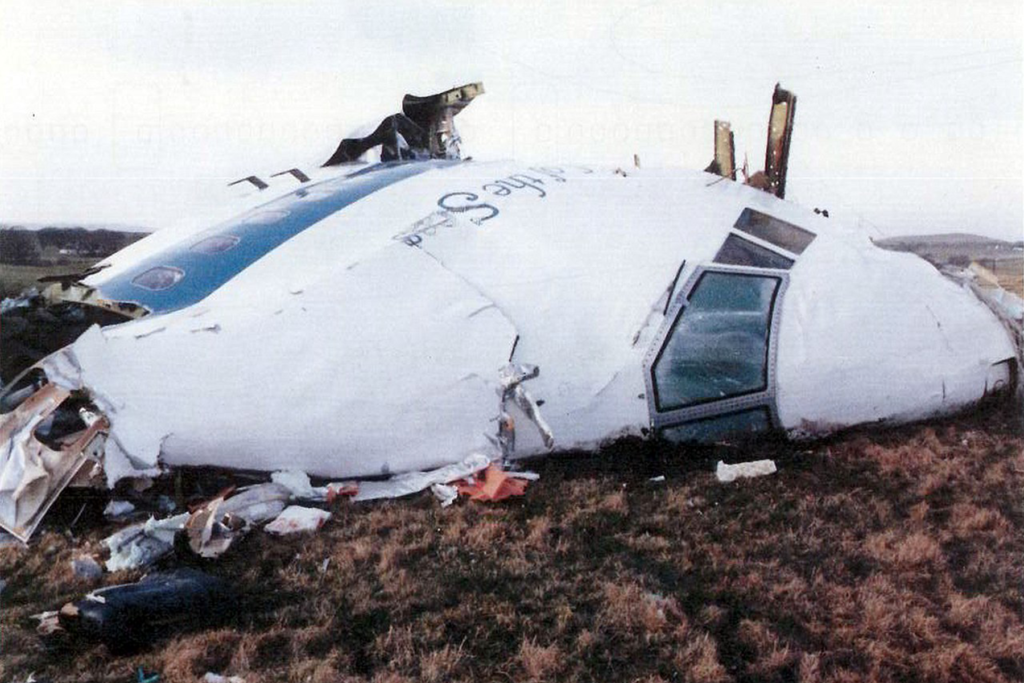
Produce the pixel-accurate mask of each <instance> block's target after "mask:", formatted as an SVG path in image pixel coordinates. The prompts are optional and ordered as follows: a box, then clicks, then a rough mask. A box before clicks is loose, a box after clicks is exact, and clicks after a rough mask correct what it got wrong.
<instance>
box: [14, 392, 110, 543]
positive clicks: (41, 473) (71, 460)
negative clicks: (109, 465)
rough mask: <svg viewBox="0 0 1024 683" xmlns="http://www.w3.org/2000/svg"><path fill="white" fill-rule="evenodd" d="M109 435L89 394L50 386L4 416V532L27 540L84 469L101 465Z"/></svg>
mask: <svg viewBox="0 0 1024 683" xmlns="http://www.w3.org/2000/svg"><path fill="white" fill-rule="evenodd" d="M31 381H33V380H30V383H29V384H28V385H27V386H31ZM23 389H24V387H22V388H21V389H19V392H20V391H22V390H23ZM9 396H10V394H6V395H5V398H7V397H9ZM108 432H109V423H108V422H107V420H106V418H104V417H102V416H101V415H100V414H99V413H98V411H96V410H95V408H94V406H92V404H91V403H90V402H89V400H88V398H87V397H86V396H85V394H84V393H82V392H71V391H69V390H67V389H65V388H62V387H59V386H57V385H56V384H50V383H44V384H43V385H42V386H41V387H39V388H38V389H37V390H36V391H35V392H34V393H32V394H31V395H30V396H28V397H27V398H25V399H24V400H22V401H20V402H19V403H18V405H17V406H16V407H15V408H13V409H12V410H11V411H10V412H7V413H5V414H3V415H0V528H3V529H4V530H6V531H8V532H10V533H11V534H13V535H14V536H15V537H16V538H18V539H20V540H21V541H23V542H24V541H27V540H28V539H29V537H30V536H31V535H32V532H33V531H34V530H35V529H36V527H37V526H38V525H39V523H40V522H41V521H42V518H43V516H44V515H45V514H46V512H47V510H49V508H50V506H51V505H52V504H53V502H54V501H55V500H56V499H57V496H59V495H60V493H61V491H63V490H64V489H65V488H66V487H67V486H69V485H70V484H71V483H72V481H73V480H75V479H77V478H78V476H79V474H80V473H82V472H88V470H86V469H85V468H84V466H85V465H86V464H87V463H88V462H92V463H94V464H100V463H101V461H102V458H103V450H104V445H105V444H106V439H107V434H108Z"/></svg>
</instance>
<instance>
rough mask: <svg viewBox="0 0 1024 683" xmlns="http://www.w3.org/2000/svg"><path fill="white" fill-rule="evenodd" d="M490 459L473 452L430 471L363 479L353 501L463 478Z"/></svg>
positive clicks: (393, 495) (415, 490)
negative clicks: (457, 460) (374, 479)
mask: <svg viewBox="0 0 1024 683" xmlns="http://www.w3.org/2000/svg"><path fill="white" fill-rule="evenodd" d="M490 462H491V460H490V458H488V457H487V456H486V455H480V454H474V455H471V456H469V457H467V458H466V459H464V460H463V461H462V462H459V463H455V464H452V465H446V466H445V467H440V468H438V469H436V470H432V471H430V472H405V473H404V474H399V475H396V476H394V477H391V478H390V479H387V480H385V481H364V482H360V484H359V493H357V494H356V495H355V496H353V498H352V500H354V501H363V500H377V499H378V498H399V497H401V496H407V495H409V494H411V493H418V492H419V491H423V490H424V489H427V488H429V487H431V486H433V485H434V484H447V483H449V482H453V481H456V480H457V479H464V478H466V477H468V476H470V475H471V474H475V473H476V472H479V471H480V470H482V469H484V468H486V467H487V466H488V465H489V464H490Z"/></svg>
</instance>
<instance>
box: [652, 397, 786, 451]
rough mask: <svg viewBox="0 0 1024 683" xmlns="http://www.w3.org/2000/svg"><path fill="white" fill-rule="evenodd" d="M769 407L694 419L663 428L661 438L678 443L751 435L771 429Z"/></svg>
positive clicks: (708, 441) (709, 441)
mask: <svg viewBox="0 0 1024 683" xmlns="http://www.w3.org/2000/svg"><path fill="white" fill-rule="evenodd" d="M771 424H772V423H771V419H770V418H769V417H768V409H767V408H765V407H764V406H761V407H758V408H754V409H753V410H743V411H740V412H738V413H728V414H726V415H718V416H716V417H706V418H704V419H701V420H693V421H691V422H686V423H684V424H681V425H676V426H674V427H666V428H665V429H663V430H661V438H663V439H666V440H667V441H674V442H677V443H680V442H686V441H698V442H701V443H712V442H715V441H719V440H721V439H724V438H739V439H742V438H743V437H744V436H747V437H749V436H750V435H751V434H755V433H757V432H764V431H768V430H769V429H771Z"/></svg>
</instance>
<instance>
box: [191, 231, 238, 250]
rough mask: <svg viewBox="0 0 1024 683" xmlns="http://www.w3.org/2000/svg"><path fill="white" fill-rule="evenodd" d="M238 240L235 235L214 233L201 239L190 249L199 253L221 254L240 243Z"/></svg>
mask: <svg viewBox="0 0 1024 683" xmlns="http://www.w3.org/2000/svg"><path fill="white" fill-rule="evenodd" d="M238 240H239V238H238V237H236V236H235V235H213V236H211V237H207V238H206V239H204V240H199V241H198V242H196V243H195V244H193V245H192V246H191V247H190V249H191V250H192V251H194V252H197V253H199V254H220V253H222V252H225V251H227V250H228V249H230V248H231V247H233V246H235V245H236V244H238Z"/></svg>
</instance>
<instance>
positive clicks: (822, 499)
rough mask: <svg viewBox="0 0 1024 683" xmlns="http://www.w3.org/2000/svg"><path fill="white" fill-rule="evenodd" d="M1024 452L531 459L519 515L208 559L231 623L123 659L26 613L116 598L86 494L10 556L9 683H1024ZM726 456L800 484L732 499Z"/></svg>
mask: <svg viewBox="0 0 1024 683" xmlns="http://www.w3.org/2000/svg"><path fill="white" fill-rule="evenodd" d="M1022 432H1024V430H1022V428H1021V415H1020V407H1019V406H1003V407H989V408H986V409H982V410H979V411H976V412H975V413H973V414H971V415H966V416H960V417H959V418H955V419H950V420H945V421H935V422H931V423H927V424H921V425H915V426H910V427H904V428H900V429H897V430H889V431H875V432H871V431H869V430H861V431H857V432H853V433H849V434H846V435H843V436H840V437H837V438H834V439H831V440H829V441H826V442H821V443H816V444H809V445H807V444H805V445H791V444H781V443H768V444H763V445H761V446H758V447H756V448H752V449H746V450H744V451H742V452H736V451H734V450H729V449H722V448H719V449H699V450H693V449H690V450H683V449H667V448H664V447H657V446H653V445H649V444H645V443H639V442H627V443H620V444H616V445H613V446H611V447H609V448H608V449H606V451H605V452H604V453H602V454H600V455H597V456H589V455H581V454H576V455H571V456H568V455H567V456H560V457H555V458H551V459H548V460H544V461H538V462H535V463H532V464H531V466H532V467H533V468H534V469H536V470H538V471H539V472H540V473H541V479H540V481H539V482H536V483H535V484H533V485H531V487H530V489H528V491H527V495H526V496H524V497H523V498H520V499H514V500H510V501H506V502H504V503H502V504H498V505H491V506H487V505H480V504H474V503H465V502H460V503H459V504H457V505H455V506H453V507H451V508H447V509H442V508H440V507H439V506H438V505H437V504H436V502H435V501H434V500H433V499H432V498H431V497H430V496H429V494H424V495H422V496H417V497H413V498H410V499H406V500H401V501H391V502H381V503H375V504H362V505H354V504H351V503H348V502H342V503H340V504H339V505H337V506H336V507H335V509H334V517H333V519H332V521H331V522H330V523H329V524H328V525H327V526H326V527H325V528H324V529H323V530H322V531H321V532H320V533H318V534H316V535H313V536H306V537H303V538H291V539H289V538H270V537H267V536H265V535H264V534H262V533H259V532H257V533H254V534H251V535H250V536H249V537H247V538H245V539H244V540H243V541H242V542H240V543H239V544H237V546H236V547H234V548H232V549H231V551H229V553H228V554H227V555H225V556H224V557H223V558H221V559H220V560H218V561H216V562H213V563H210V564H208V565H205V568H206V569H207V570H208V571H210V572H212V573H217V574H221V575H223V576H227V577H230V578H231V580H232V581H233V583H235V584H236V585H237V586H238V587H239V588H240V589H241V590H242V591H243V594H244V596H245V597H244V598H243V602H242V604H241V605H240V606H239V608H238V610H237V611H236V613H235V614H234V616H233V617H232V618H231V619H230V620H229V622H228V623H223V624H220V625H218V626H217V627H215V628H212V629H208V630H205V631H199V632H191V633H189V632H179V633H170V634H168V636H167V637H166V638H165V639H163V640H161V641H160V642H158V643H157V644H156V645H155V646H154V647H153V648H151V649H150V650H148V651H145V652H142V653H138V654H135V655H131V656H121V657H115V656H113V655H111V654H109V653H108V652H107V651H106V649H105V648H104V647H103V646H100V645H90V644H84V643H69V642H65V643H56V644H50V645H47V644H46V643H44V642H43V641H41V640H40V639H39V638H38V637H37V636H36V635H35V633H34V632H33V630H32V623H31V622H30V621H29V620H28V618H27V617H28V615H30V614H32V613H34V612H38V611H41V610H43V609H52V608H55V607H57V606H59V605H60V604H62V603H63V602H64V601H67V600H70V599H73V598H77V597H79V596H81V595H82V594H83V593H84V592H86V591H88V590H89V589H91V588H93V587H95V586H94V585H93V584H90V583H88V582H85V581H81V580H75V579H73V578H72V577H71V572H70V560H71V559H72V557H74V556H76V555H77V554H80V553H82V552H89V551H92V552H96V551H97V548H98V545H97V544H98V541H99V539H101V538H102V537H103V536H104V535H106V534H107V533H109V532H110V530H111V529H110V527H109V526H108V525H106V524H105V523H104V522H102V519H100V518H99V516H98V514H97V512H98V510H99V509H101V508H102V501H93V502H88V504H87V505H86V512H85V514H84V515H83V516H82V519H81V520H80V521H79V522H78V524H77V525H76V526H75V527H74V529H73V531H74V532H75V534H76V537H75V538H71V537H70V536H69V535H68V533H67V525H68V523H69V521H70V519H71V518H72V517H73V516H74V515H75V513H77V512H78V510H79V508H80V507H81V505H82V503H83V500H82V499H80V498H78V499H76V498H75V497H74V496H67V497H65V499H64V500H62V501H61V502H60V504H59V505H60V507H59V508H58V509H56V510H55V511H54V513H53V514H52V515H51V516H50V518H49V520H48V522H47V524H48V528H47V530H46V531H45V532H44V533H42V534H40V535H39V537H38V539H37V540H36V541H35V542H34V543H33V545H32V547H31V548H29V549H27V550H20V549H5V550H0V575H2V576H3V578H4V579H5V580H6V581H7V582H8V585H7V587H6V588H5V589H4V591H3V593H2V594H0V601H2V611H0V628H2V631H0V648H2V650H0V680H5V681H6V680H22V679H24V677H25V676H26V675H27V674H28V673H29V672H33V671H34V672H35V675H36V678H37V679H38V680H43V679H48V680H79V681H126V680H130V679H134V678H135V676H136V674H135V672H136V671H137V669H138V668H139V667H143V669H144V670H145V671H146V672H155V671H158V672H160V673H161V681H168V682H171V683H174V682H177V681H195V680H196V679H197V678H198V677H200V676H202V675H203V674H204V673H205V672H206V671H215V672H218V673H222V674H225V675H239V676H242V677H243V678H244V679H245V680H246V681H247V682H248V683H255V682H259V681H310V682H312V683H319V682H321V681H363V682H368V681H374V682H379V683H385V682H388V683H398V682H401V681H429V682H432V683H434V682H437V683H439V682H441V681H477V680H502V681H508V680H514V681H520V680H523V681H525V680H531V681H555V680H557V681H563V680H564V681H590V680H601V681H635V680H640V681H652V682H654V681H698V682H705V683H719V682H722V683H724V682H727V681H737V682H739V681H801V682H803V683H810V682H812V681H813V682H817V681H836V682H838V681H851V682H852V681H936V682H943V681H950V682H952V681H979V682H980V681H992V682H999V681H1019V680H1024V625H1022V614H1024V581H1022V580H1021V566H1022V558H1024V506H1022V503H1021V491H1022V489H1024V436H1022ZM719 457H725V458H728V459H733V460H737V459H748V458H757V457H772V458H775V459H776V460H777V462H778V464H779V467H780V470H779V472H778V473H777V474H775V475H773V476H770V477H764V478H760V479H754V480H746V481H740V482H735V483H733V484H729V485H722V484H719V483H718V482H717V481H716V480H715V479H714V476H713V475H712V473H711V463H712V462H713V460H714V459H716V458H719ZM660 474H663V475H665V476H666V477H667V481H665V482H662V483H656V482H650V481H648V479H649V477H651V476H654V475H660ZM325 559H327V560H329V563H328V566H327V570H326V572H325V571H322V568H323V562H324V560H325ZM174 561H175V562H179V563H180V562H181V561H182V559H181V558H178V559H176V560H174ZM135 578H138V574H129V575H123V576H114V577H111V576H105V577H104V578H103V579H102V581H101V582H100V583H103V584H109V583H115V582H118V581H123V580H133V579H135Z"/></svg>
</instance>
